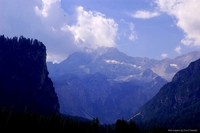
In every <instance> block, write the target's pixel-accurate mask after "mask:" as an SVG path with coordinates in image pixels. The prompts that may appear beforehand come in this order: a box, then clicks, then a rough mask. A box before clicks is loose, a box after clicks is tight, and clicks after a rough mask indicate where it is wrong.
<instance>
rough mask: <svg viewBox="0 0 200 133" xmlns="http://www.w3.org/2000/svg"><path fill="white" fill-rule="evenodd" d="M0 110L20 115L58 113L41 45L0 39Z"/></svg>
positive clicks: (22, 38) (29, 40) (42, 45)
mask: <svg viewBox="0 0 200 133" xmlns="http://www.w3.org/2000/svg"><path fill="white" fill-rule="evenodd" d="M0 106H1V107H6V108H11V109H13V110H14V111H19V112H21V111H24V109H25V108H27V109H28V111H29V112H36V113H41V114H49V113H55V112H59V104H58V97H57V95H56V93H55V90H54V87H53V83H52V81H51V79H50V78H49V77H48V71H47V66H46V47H45V45H44V44H43V43H42V42H39V41H38V40H33V39H29V38H28V39H26V38H24V37H22V36H21V37H19V38H18V37H14V38H6V37H4V36H0Z"/></svg>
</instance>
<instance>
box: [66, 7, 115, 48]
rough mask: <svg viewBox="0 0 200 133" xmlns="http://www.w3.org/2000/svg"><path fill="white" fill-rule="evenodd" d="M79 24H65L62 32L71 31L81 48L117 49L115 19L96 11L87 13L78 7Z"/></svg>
mask: <svg viewBox="0 0 200 133" xmlns="http://www.w3.org/2000/svg"><path fill="white" fill-rule="evenodd" d="M76 14H77V22H76V24H74V25H71V26H70V25H68V24H65V25H64V26H63V27H62V31H71V33H72V34H73V35H74V40H75V43H76V45H78V46H79V47H83V48H84V47H89V48H97V47H101V46H106V47H115V46H116V44H115V39H116V35H117V30H118V24H117V23H115V21H114V20H113V19H110V18H106V16H105V15H104V14H101V13H100V12H96V11H85V10H84V8H83V7H82V6H78V7H76Z"/></svg>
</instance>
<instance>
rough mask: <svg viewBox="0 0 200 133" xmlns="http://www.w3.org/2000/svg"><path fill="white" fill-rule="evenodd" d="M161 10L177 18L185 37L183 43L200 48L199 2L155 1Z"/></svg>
mask: <svg viewBox="0 0 200 133" xmlns="http://www.w3.org/2000/svg"><path fill="white" fill-rule="evenodd" d="M155 3H156V4H157V5H158V7H159V9H160V10H161V11H163V12H166V13H168V14H169V15H172V16H174V17H175V18H176V25H177V26H178V27H179V28H181V29H182V30H183V31H184V33H185V36H184V38H183V39H182V40H181V43H183V44H185V45H193V46H200V17H199V14H200V8H199V7H200V1H199V0H155Z"/></svg>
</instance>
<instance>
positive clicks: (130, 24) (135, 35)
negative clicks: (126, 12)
mask: <svg viewBox="0 0 200 133" xmlns="http://www.w3.org/2000/svg"><path fill="white" fill-rule="evenodd" d="M129 27H130V31H131V33H130V35H129V40H131V41H135V40H136V39H137V34H136V32H135V30H134V24H133V23H129Z"/></svg>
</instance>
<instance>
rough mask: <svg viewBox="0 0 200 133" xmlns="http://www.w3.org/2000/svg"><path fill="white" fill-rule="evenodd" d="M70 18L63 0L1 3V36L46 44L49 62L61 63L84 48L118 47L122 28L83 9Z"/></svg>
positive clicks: (20, 0)
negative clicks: (117, 38)
mask: <svg viewBox="0 0 200 133" xmlns="http://www.w3.org/2000/svg"><path fill="white" fill-rule="evenodd" d="M71 11H72V12H71V13H70V14H68V13H67V12H65V11H64V10H63V9H62V7H61V0H31V1H28V0H18V1H13V0H0V34H4V35H5V36H8V37H13V36H21V35H23V36H25V37H29V38H34V39H38V40H39V41H42V42H43V43H44V44H45V45H46V47H47V60H48V61H53V62H60V61H62V60H63V59H65V58H67V56H68V55H69V54H71V53H73V52H75V51H77V50H80V49H81V48H82V47H90V48H95V47H98V46H110V47H111V46H115V45H116V44H115V37H116V34H117V29H118V25H117V24H116V23H115V21H114V20H113V19H110V18H107V17H106V16H105V15H104V14H101V13H100V12H95V11H88V12H87V11H85V10H84V9H83V7H77V8H76V9H75V10H73V9H71Z"/></svg>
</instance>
